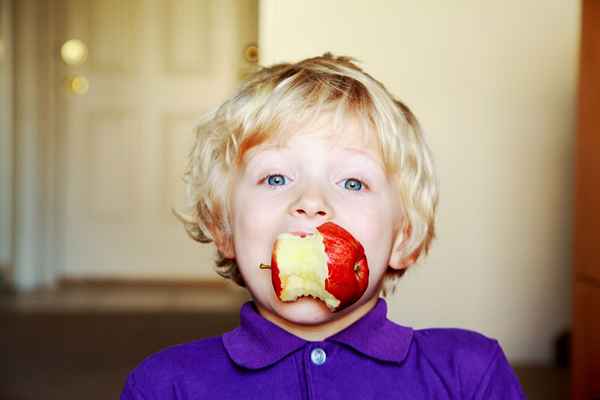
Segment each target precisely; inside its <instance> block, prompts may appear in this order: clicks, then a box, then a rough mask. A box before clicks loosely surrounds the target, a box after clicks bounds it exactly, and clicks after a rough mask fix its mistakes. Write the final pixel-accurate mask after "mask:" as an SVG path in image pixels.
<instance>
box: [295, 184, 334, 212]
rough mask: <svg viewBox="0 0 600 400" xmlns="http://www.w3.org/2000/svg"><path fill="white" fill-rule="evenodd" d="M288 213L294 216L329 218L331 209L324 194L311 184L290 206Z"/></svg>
mask: <svg viewBox="0 0 600 400" xmlns="http://www.w3.org/2000/svg"><path fill="white" fill-rule="evenodd" d="M289 211H290V214H292V216H294V217H304V218H310V219H313V218H314V219H331V218H333V210H332V208H331V206H330V205H329V203H328V202H327V200H326V199H325V196H324V195H323V193H322V192H321V191H319V189H318V188H316V187H315V186H312V187H311V188H308V189H307V190H305V191H304V192H303V193H302V195H301V196H300V197H299V198H298V199H297V200H296V201H295V202H294V203H293V204H291V206H290V209H289Z"/></svg>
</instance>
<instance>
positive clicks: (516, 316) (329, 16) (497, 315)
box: [259, 0, 580, 363]
mask: <svg viewBox="0 0 600 400" xmlns="http://www.w3.org/2000/svg"><path fill="white" fill-rule="evenodd" d="M341 4H342V3H340V2H335V1H328V2H322V1H319V0H306V1H302V2H297V1H291V0H285V1H282V0H262V1H261V4H260V20H259V37H260V39H259V46H260V50H261V60H260V62H261V64H263V65H266V64H271V63H274V62H281V61H297V60H300V59H302V58H304V57H309V56H315V55H319V54H322V53H324V52H325V51H331V52H333V53H334V54H344V55H351V56H353V57H356V58H358V59H359V60H361V61H362V66H363V67H364V68H365V69H366V71H367V72H369V73H371V74H372V75H374V76H375V77H376V78H378V79H379V80H381V81H382V82H383V83H384V84H385V85H386V86H387V87H388V89H390V90H391V91H392V92H393V93H394V94H395V95H396V96H397V97H399V98H400V99H401V100H402V101H404V102H405V103H406V104H408V105H409V107H410V108H411V109H412V110H413V111H414V112H415V114H416V116H417V118H418V119H419V120H420V122H421V124H422V126H423V128H424V131H425V134H426V137H427V139H428V141H429V144H430V145H431V148H432V150H433V152H434V156H435V161H436V165H437V170H438V174H439V180H440V184H441V186H440V193H441V194H440V205H439V209H438V220H437V239H436V240H435V241H434V243H433V246H432V249H431V252H430V254H429V256H428V257H427V258H426V259H425V261H424V262H422V263H421V264H419V265H417V266H414V267H413V268H412V269H411V270H409V272H408V273H407V274H406V275H405V277H404V278H403V281H402V283H401V285H400V288H399V291H398V292H397V293H396V294H395V295H394V297H393V298H390V299H389V300H388V303H389V305H390V312H389V317H390V318H391V319H393V320H395V321H396V322H398V323H401V324H404V325H409V326H413V327H415V328H425V327H461V328H465V329H472V330H476V331H479V332H481V333H483V334H485V335H487V336H490V337H494V338H497V339H498V340H499V341H500V343H501V345H502V347H503V348H504V350H505V352H506V353H507V356H508V357H509V358H510V359H511V361H512V362H515V363H548V362H550V361H551V360H552V357H553V340H554V338H555V336H556V335H557V334H559V333H560V332H561V330H563V329H565V328H568V327H569V325H570V322H571V315H570V309H571V292H570V279H571V278H570V277H571V275H570V268H571V244H572V240H571V230H572V207H573V183H572V180H573V176H572V175H573V146H574V140H575V107H576V104H575V94H576V93H575V92H576V79H577V61H578V60H577V57H578V40H579V26H580V22H579V13H580V6H579V2H578V1H563V0H550V1H545V2H543V3H540V2H539V1H534V0H507V1H503V2H480V1H476V0H458V1H454V2H452V3H451V4H450V3H449V2H447V3H440V2H438V1H433V0H424V1H419V2H414V1H408V0H404V1H395V2H390V1H386V0H371V1H368V2H367V1H362V0H352V1H351V0H348V1H345V2H343V6H341ZM440 4H444V5H440Z"/></svg>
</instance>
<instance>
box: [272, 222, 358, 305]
mask: <svg viewBox="0 0 600 400" xmlns="http://www.w3.org/2000/svg"><path fill="white" fill-rule="evenodd" d="M260 268H261V269H271V277H272V283H273V288H274V289H275V293H276V294H277V297H278V298H279V299H280V300H281V301H284V302H290V301H295V300H297V299H298V298H300V297H302V296H311V297H313V298H315V299H319V300H321V301H323V302H324V303H325V304H326V305H327V307H328V308H329V310H330V311H332V312H337V311H340V310H342V309H344V308H346V307H348V306H350V305H351V304H353V303H355V302H356V301H357V300H358V299H359V298H360V297H361V296H362V295H363V293H364V292H365V290H366V289H367V286H368V282H369V267H368V264H367V259H366V256H365V252H364V249H363V247H362V245H361V244H360V243H359V242H358V241H357V240H356V239H355V238H354V237H353V236H352V235H351V234H350V233H349V232H348V231H346V230H344V229H343V228H342V227H340V226H339V225H336V224H335V223H333V222H326V223H324V224H322V225H321V226H319V227H318V228H317V232H315V233H314V234H305V233H299V232H298V233H297V232H293V233H282V234H280V235H279V236H278V237H277V240H276V241H275V243H274V245H273V252H272V256H271V266H269V265H265V264H261V265H260Z"/></svg>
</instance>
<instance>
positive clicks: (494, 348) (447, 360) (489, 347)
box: [414, 328, 504, 399]
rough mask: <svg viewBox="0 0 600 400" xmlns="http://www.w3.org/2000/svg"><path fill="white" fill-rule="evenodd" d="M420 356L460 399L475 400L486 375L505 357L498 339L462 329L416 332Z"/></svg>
mask: <svg viewBox="0 0 600 400" xmlns="http://www.w3.org/2000/svg"><path fill="white" fill-rule="evenodd" d="M414 341H415V345H416V347H417V351H418V355H419V357H420V358H422V359H423V361H424V362H425V363H428V364H429V365H430V367H431V368H432V369H433V370H435V372H436V373H437V374H438V375H439V377H440V379H442V380H444V381H446V382H452V386H453V387H456V388H458V390H459V391H460V394H461V398H467V399H469V398H472V397H473V395H474V393H475V392H476V391H477V390H478V388H479V387H480V386H481V384H482V382H483V380H484V378H485V376H486V374H487V373H488V371H489V370H490V369H491V368H492V365H493V364H495V363H497V362H498V360H499V359H501V360H504V358H503V357H504V354H503V352H502V349H501V347H500V344H499V342H498V340H496V339H494V338H491V337H488V336H486V335H484V334H482V333H479V332H476V331H472V330H468V329H460V328H429V329H420V330H415V331H414Z"/></svg>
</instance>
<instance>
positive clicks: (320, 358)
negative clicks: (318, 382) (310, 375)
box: [310, 347, 327, 365]
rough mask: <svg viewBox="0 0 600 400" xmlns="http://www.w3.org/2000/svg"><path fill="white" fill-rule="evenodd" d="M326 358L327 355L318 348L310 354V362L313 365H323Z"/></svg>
mask: <svg viewBox="0 0 600 400" xmlns="http://www.w3.org/2000/svg"><path fill="white" fill-rule="evenodd" d="M326 358H327V354H325V350H323V349H322V348H320V347H317V348H316V349H314V350H313V351H311V353H310V360H311V361H312V362H313V364H316V365H323V364H325V359H326Z"/></svg>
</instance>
